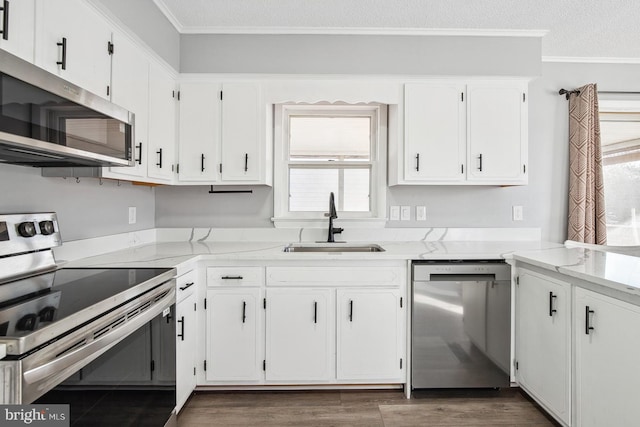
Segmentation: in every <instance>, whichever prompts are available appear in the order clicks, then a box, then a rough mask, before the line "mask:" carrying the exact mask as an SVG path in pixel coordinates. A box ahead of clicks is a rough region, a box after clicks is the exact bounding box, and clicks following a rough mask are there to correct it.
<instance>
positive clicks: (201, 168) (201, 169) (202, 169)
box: [200, 153, 204, 172]
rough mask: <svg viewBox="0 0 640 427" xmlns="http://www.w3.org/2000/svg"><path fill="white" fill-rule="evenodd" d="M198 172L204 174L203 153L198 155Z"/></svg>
mask: <svg viewBox="0 0 640 427" xmlns="http://www.w3.org/2000/svg"><path fill="white" fill-rule="evenodd" d="M200 172H204V153H203V154H201V155H200Z"/></svg>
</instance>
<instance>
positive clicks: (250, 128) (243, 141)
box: [222, 83, 266, 183]
mask: <svg viewBox="0 0 640 427" xmlns="http://www.w3.org/2000/svg"><path fill="white" fill-rule="evenodd" d="M222 95H223V98H222V180H223V181H241V183H264V178H263V175H264V170H265V169H266V159H265V154H264V153H265V145H266V144H265V138H264V133H265V132H264V129H265V126H264V114H261V108H260V105H261V102H260V100H261V96H260V87H259V86H258V85H257V84H254V83H225V84H224V86H223V92H222Z"/></svg>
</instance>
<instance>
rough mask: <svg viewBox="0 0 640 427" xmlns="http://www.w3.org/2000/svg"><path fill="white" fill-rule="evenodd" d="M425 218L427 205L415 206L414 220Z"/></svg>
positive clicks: (423, 219)
mask: <svg viewBox="0 0 640 427" xmlns="http://www.w3.org/2000/svg"><path fill="white" fill-rule="evenodd" d="M426 220H427V207H426V206H416V221H426Z"/></svg>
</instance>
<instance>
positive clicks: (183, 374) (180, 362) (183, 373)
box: [176, 282, 198, 412]
mask: <svg viewBox="0 0 640 427" xmlns="http://www.w3.org/2000/svg"><path fill="white" fill-rule="evenodd" d="M189 283H191V282H189ZM196 309H197V304H196V293H195V292H191V293H190V294H189V295H188V296H186V297H185V298H184V299H183V300H182V301H180V302H178V303H177V304H176V339H177V341H176V412H177V411H180V409H182V406H183V405H184V404H185V403H186V402H187V399H189V396H191V392H192V391H193V389H194V388H196V352H195V351H194V349H195V348H196V345H197V342H198V340H197V334H198V328H197V322H196Z"/></svg>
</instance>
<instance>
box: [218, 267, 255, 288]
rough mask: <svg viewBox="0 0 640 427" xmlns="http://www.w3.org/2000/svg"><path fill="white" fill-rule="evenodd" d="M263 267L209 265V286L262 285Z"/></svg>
mask: <svg viewBox="0 0 640 427" xmlns="http://www.w3.org/2000/svg"><path fill="white" fill-rule="evenodd" d="M263 284H264V268H263V267H209V268H207V286H262V285H263Z"/></svg>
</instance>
